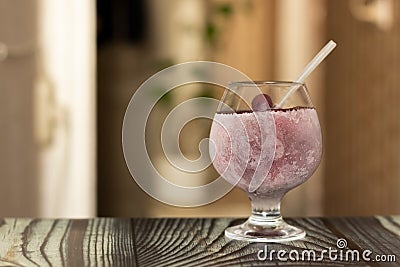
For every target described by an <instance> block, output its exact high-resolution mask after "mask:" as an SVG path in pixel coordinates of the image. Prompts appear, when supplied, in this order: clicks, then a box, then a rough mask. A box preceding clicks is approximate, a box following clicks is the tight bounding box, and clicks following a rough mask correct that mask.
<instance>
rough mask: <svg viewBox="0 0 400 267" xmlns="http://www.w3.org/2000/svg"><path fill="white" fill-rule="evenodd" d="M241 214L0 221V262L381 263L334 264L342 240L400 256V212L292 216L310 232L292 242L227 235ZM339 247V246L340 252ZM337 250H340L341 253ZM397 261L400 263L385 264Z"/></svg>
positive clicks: (349, 247)
mask: <svg viewBox="0 0 400 267" xmlns="http://www.w3.org/2000/svg"><path fill="white" fill-rule="evenodd" d="M241 221H243V219H211V218H209V219H188V218H186V219H172V218H171V219H122V218H118V219H116V218H96V219H88V220H44V219H43V220H42V219H12V218H8V219H0V266H268V265H286V266H299V265H307V266H310V265H311V266H321V265H327V266H343V265H356V266H381V265H379V264H378V263H377V262H372V261H371V262H362V261H360V262H353V261H346V260H342V261H340V260H336V261H332V260H331V259H330V258H329V257H328V255H327V254H324V255H322V256H321V252H322V251H323V250H327V249H328V248H329V247H330V248H332V249H338V247H337V244H336V242H337V240H338V239H339V238H344V239H345V240H346V241H347V247H346V248H345V249H343V253H345V252H346V251H348V250H357V251H359V253H360V255H361V253H362V251H364V250H367V249H368V250H370V251H371V255H370V258H371V259H374V258H375V256H376V255H394V256H395V257H396V259H397V262H399V261H400V216H387V217H363V218H359V217H355V218H329V219H328V218H302V219H288V220H287V221H288V222H289V223H291V224H293V225H297V226H299V227H302V228H305V229H307V237H306V238H305V239H303V240H301V241H294V242H287V243H274V244H265V243H248V242H238V241H232V240H227V239H226V238H225V236H224V229H225V228H226V227H228V226H229V225H233V224H237V223H240V222H241ZM266 245H267V247H268V251H270V252H271V251H272V250H275V251H278V250H285V251H286V252H289V251H290V250H295V251H297V252H298V253H299V254H300V255H301V253H302V252H303V251H305V250H310V249H312V250H314V251H315V253H316V258H321V259H322V262H321V261H316V262H309V261H290V260H289V261H287V262H283V261H278V260H277V255H276V253H275V254H274V257H273V260H269V259H268V258H267V259H266V260H260V259H258V257H257V253H258V252H259V251H260V250H265V246H266ZM338 251H339V250H338ZM338 255H339V254H338ZM384 265H385V266H390V265H393V266H396V265H397V264H396V262H391V263H388V262H386V263H385V264H384Z"/></svg>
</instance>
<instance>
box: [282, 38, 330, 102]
mask: <svg viewBox="0 0 400 267" xmlns="http://www.w3.org/2000/svg"><path fill="white" fill-rule="evenodd" d="M335 47H336V43H335V42H334V41H332V40H330V41H329V42H328V43H327V44H326V45H325V46H324V48H322V49H321V51H319V53H318V54H317V55H316V56H315V57H314V58H313V59H312V60H311V61H310V63H308V65H307V66H306V67H305V68H304V70H303V72H302V73H301V75H300V76H299V77H298V78H297V79H296V82H298V83H303V82H304V80H305V79H306V78H307V77H308V75H310V73H311V72H312V71H313V70H315V68H316V67H318V65H319V64H320V63H321V62H322V61H323V60H324V59H325V58H326V57H327V56H328V55H329V53H330V52H332V50H333V49H334V48H335ZM299 87H300V85H295V86H293V87H292V88H290V90H289V91H288V92H287V93H286V95H285V96H284V97H283V98H282V100H281V102H279V104H278V105H277V106H276V108H280V107H282V105H283V104H284V103H285V101H286V100H287V99H288V98H289V96H290V95H291V94H292V93H293V92H294V91H296V90H297V89H298V88H299Z"/></svg>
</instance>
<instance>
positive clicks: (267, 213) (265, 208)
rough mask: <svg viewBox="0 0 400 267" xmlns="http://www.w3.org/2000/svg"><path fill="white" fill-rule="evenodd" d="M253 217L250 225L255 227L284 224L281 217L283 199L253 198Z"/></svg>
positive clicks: (250, 219)
mask: <svg viewBox="0 0 400 267" xmlns="http://www.w3.org/2000/svg"><path fill="white" fill-rule="evenodd" d="M251 208H252V210H251V216H250V218H249V221H248V222H249V223H250V224H253V225H270V226H272V227H273V226H276V225H279V224H281V223H282V222H283V220H282V216H281V197H279V198H277V199H274V200H272V201H271V199H268V200H267V199H257V198H251Z"/></svg>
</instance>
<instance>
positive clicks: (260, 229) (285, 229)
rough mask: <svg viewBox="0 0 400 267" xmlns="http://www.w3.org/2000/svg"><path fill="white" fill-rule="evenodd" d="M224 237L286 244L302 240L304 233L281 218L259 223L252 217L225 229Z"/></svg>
mask: <svg viewBox="0 0 400 267" xmlns="http://www.w3.org/2000/svg"><path fill="white" fill-rule="evenodd" d="M225 236H226V237H227V238H229V239H235V240H242V241H250V242H286V241H293V240H298V239H301V238H304V237H305V236H306V232H305V231H304V230H303V229H300V228H297V227H294V226H291V225H289V224H287V223H286V222H285V221H284V220H283V219H282V217H278V218H275V219H273V220H263V221H260V220H257V219H255V218H253V216H252V217H250V218H249V219H248V220H247V221H246V222H245V223H243V224H240V225H236V226H232V227H229V228H227V229H226V230H225Z"/></svg>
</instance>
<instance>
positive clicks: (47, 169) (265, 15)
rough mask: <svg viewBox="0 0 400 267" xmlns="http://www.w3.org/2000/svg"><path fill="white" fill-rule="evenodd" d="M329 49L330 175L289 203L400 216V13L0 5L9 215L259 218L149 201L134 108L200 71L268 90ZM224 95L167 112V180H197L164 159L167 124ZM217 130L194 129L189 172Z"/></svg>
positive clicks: (344, 7) (209, 91) (232, 197)
mask: <svg viewBox="0 0 400 267" xmlns="http://www.w3.org/2000/svg"><path fill="white" fill-rule="evenodd" d="M329 39H333V40H335V41H336V42H337V44H338V46H337V48H336V49H335V50H334V51H333V53H332V54H331V55H330V56H329V57H328V58H327V59H326V60H325V61H324V62H323V64H322V65H320V66H319V67H318V69H317V70H316V71H315V72H313V74H312V75H311V76H310V77H309V78H308V80H307V85H308V88H309V91H310V94H311V96H312V99H313V102H314V105H315V106H316V108H317V111H318V114H319V119H320V122H321V126H322V131H323V138H324V158H323V162H322V164H321V165H320V167H319V169H318V170H317V172H316V173H315V174H314V175H313V177H311V178H310V180H309V181H308V182H307V183H305V184H304V185H302V186H300V187H299V188H297V189H295V190H293V191H291V192H289V194H288V195H287V196H286V197H285V199H284V203H283V207H282V209H283V214H284V215H286V216H343V215H372V214H395V213H400V113H399V112H400V2H399V1H396V0H340V1H329V0H298V1H291V0H279V1H278V0H235V1H233V0H168V1H163V0H120V1H112V0H97V1H94V0H92V1H79V0H30V1H23V0H0V125H1V131H0V216H1V217H5V216H44V217H88V216H126V217H138V216H148V217H158V216H247V215H249V213H250V203H249V201H248V199H247V197H246V196H245V194H244V193H243V192H241V191H239V190H236V189H234V190H232V191H231V192H230V193H229V194H228V195H226V196H225V197H224V198H222V199H220V200H218V201H217V202H215V203H212V204H210V205H207V206H204V207H199V208H176V207H171V206H168V205H164V204H162V203H160V202H157V201H156V200H154V199H152V198H150V197H148V196H147V195H146V194H145V193H144V192H143V191H141V190H140V188H139V187H138V186H137V185H136V184H135V182H134V181H133V179H132V178H131V176H130V174H129V171H128V169H127V167H126V164H125V162H124V158H123V153H122V145H121V129H122V121H123V116H124V112H125V109H126V107H127V105H128V103H129V100H130V98H131V97H132V95H133V94H134V92H135V90H136V88H138V87H139V86H140V84H141V83H142V82H144V81H145V80H146V79H147V78H149V77H150V76H151V75H152V74H154V73H155V72H157V71H159V70H161V69H163V68H165V67H168V66H171V65H173V64H177V63H182V62H186V61H192V60H211V61H217V62H221V63H224V64H227V65H230V66H232V67H235V68H237V69H239V70H241V71H242V72H244V73H246V74H247V75H248V76H249V77H251V78H252V79H254V80H271V79H274V80H292V79H295V77H297V76H298V74H299V73H300V72H301V70H302V69H303V68H304V66H305V65H306V64H307V63H308V61H309V60H310V59H311V58H312V57H313V56H314V55H315V53H316V52H317V51H319V49H321V48H322V46H323V45H324V44H325V43H326V42H327V41H328V40H329ZM221 92H222V91H221V88H214V87H210V86H195V87H186V88H185V87H183V88H177V89H175V90H174V91H173V92H172V93H169V94H167V95H165V96H164V97H163V98H162V99H161V100H160V101H159V103H157V105H156V106H155V108H154V110H153V112H152V114H151V115H150V119H149V122H148V126H147V129H146V136H147V137H148V138H147V140H146V141H147V147H148V151H149V154H150V157H151V159H152V162H153V164H154V165H155V166H156V167H157V169H158V170H159V171H160V173H163V174H165V176H167V177H169V179H171V180H173V181H178V182H179V181H182V180H185V179H186V176H185V173H180V172H178V171H177V170H176V169H174V168H172V167H171V166H170V165H169V164H168V162H167V161H166V159H165V158H164V157H163V155H162V149H161V145H160V129H161V125H162V123H163V121H164V119H165V117H166V115H167V114H168V113H169V112H170V111H171V110H172V109H173V108H174V107H175V106H176V105H177V104H178V103H180V102H182V101H184V100H185V99H189V98H191V97H197V96H210V97H215V98H218V97H220V95H221ZM210 125H211V122H210V121H209V120H196V121H193V122H191V123H189V124H188V125H186V126H185V127H184V128H183V130H182V132H181V135H180V137H179V142H180V145H181V149H182V151H183V153H184V154H185V155H187V156H188V157H189V158H190V157H192V158H196V157H197V156H198V155H197V154H198V150H197V149H198V148H197V144H198V142H199V141H200V140H201V139H202V138H205V137H207V135H208V133H209V127H210ZM171 138H172V137H171ZM197 178H199V179H202V181H204V183H207V182H209V181H210V180H212V179H214V178H216V173H215V171H214V170H213V169H207V170H206V171H205V172H203V173H200V174H198V177H197Z"/></svg>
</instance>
